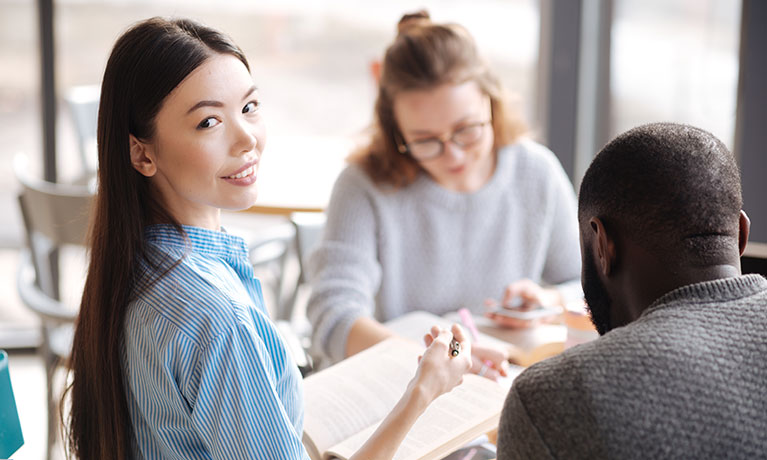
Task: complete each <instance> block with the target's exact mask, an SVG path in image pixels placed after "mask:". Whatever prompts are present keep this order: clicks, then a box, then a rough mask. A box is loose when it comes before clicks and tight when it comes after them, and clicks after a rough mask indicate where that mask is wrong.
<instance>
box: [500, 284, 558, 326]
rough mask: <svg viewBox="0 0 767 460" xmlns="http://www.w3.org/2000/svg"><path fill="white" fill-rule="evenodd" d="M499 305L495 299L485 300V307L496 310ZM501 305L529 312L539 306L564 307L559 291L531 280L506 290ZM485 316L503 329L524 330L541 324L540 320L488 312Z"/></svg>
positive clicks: (509, 286)
mask: <svg viewBox="0 0 767 460" xmlns="http://www.w3.org/2000/svg"><path fill="white" fill-rule="evenodd" d="M498 305H499V303H498V301H496V300H495V299H487V300H485V306H486V307H487V308H488V309H490V308H495V307H497V306H498ZM500 305H501V306H503V307H513V308H518V309H520V310H529V309H532V308H536V307H538V306H539V305H540V306H544V307H553V306H561V305H562V297H561V296H560V295H559V291H557V290H556V289H552V288H544V287H541V286H540V285H538V284H537V283H535V282H534V281H531V280H529V279H522V280H519V281H515V282H513V283H511V284H509V285H508V286H506V289H504V292H503V296H502V297H501V302H500ZM485 316H487V317H488V318H490V319H492V320H493V321H495V323H496V324H498V325H499V326H503V327H509V328H516V329H524V328H530V327H534V326H537V325H538V324H540V323H541V320H540V319H533V320H524V319H519V318H510V317H507V316H502V315H497V314H495V313H492V312H491V311H488V312H486V313H485Z"/></svg>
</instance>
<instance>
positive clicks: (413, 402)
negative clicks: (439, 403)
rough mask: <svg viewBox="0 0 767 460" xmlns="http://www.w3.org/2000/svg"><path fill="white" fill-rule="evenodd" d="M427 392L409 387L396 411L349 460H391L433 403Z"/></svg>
mask: <svg viewBox="0 0 767 460" xmlns="http://www.w3.org/2000/svg"><path fill="white" fill-rule="evenodd" d="M425 393H426V392H425V391H424V390H423V389H422V388H421V387H420V386H419V385H416V384H414V383H411V385H410V386H409V387H408V389H407V391H406V392H405V394H404V395H403V396H402V398H401V399H400V400H399V402H398V403H397V405H396V406H394V409H393V410H392V411H391V412H390V413H389V415H388V416H386V418H385V419H384V420H383V421H382V422H381V424H380V425H379V426H378V429H376V431H375V432H374V433H373V435H372V436H371V437H370V439H368V440H367V442H365V444H364V445H363V446H362V447H361V448H360V450H359V451H357V452H356V453H355V454H354V455H353V456H352V457H351V458H350V459H349V460H361V459H370V460H389V459H391V458H392V457H393V456H394V454H395V453H396V452H397V449H398V448H399V446H400V444H401V443H402V440H404V439H405V436H406V435H407V433H408V431H410V428H412V427H413V424H415V422H416V420H418V417H420V416H421V414H423V412H424V411H425V410H426V407H427V406H428V405H429V403H430V402H431V399H432V398H430V397H428V396H427V395H426V394H425Z"/></svg>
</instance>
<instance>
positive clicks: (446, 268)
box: [308, 11, 583, 378]
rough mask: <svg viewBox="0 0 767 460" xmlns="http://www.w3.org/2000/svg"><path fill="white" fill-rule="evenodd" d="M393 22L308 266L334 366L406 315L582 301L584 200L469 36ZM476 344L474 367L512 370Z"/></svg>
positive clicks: (417, 21)
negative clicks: (356, 139) (580, 208)
mask: <svg viewBox="0 0 767 460" xmlns="http://www.w3.org/2000/svg"><path fill="white" fill-rule="evenodd" d="M398 28H399V33H398V36H397V37H396V38H395V40H394V42H393V43H392V44H391V45H390V46H389V48H388V49H387V51H386V53H385V56H384V59H383V62H382V67H381V69H380V75H379V76H378V80H379V81H378V83H379V92H378V98H377V101H376V104H375V115H376V116H375V123H374V125H373V127H372V134H371V137H370V140H369V142H368V144H367V145H366V146H365V147H364V148H363V149H362V150H360V151H358V152H356V153H355V154H354V155H352V157H351V159H350V162H351V165H350V166H349V167H348V168H347V169H346V170H345V171H344V172H342V173H341V175H340V176H339V178H338V179H337V182H336V184H335V187H334V190H333V194H332V197H331V200H330V204H329V207H328V210H327V224H326V227H325V234H324V237H323V241H322V242H321V243H320V245H319V246H318V249H317V250H316V251H315V252H314V253H313V254H312V256H311V258H310V260H309V267H308V269H309V276H310V280H311V281H312V294H311V296H310V299H309V304H308V315H309V318H310V320H311V321H312V324H313V338H312V339H313V346H314V347H316V348H318V349H320V350H322V352H323V353H324V354H325V355H326V356H327V357H329V358H330V359H331V360H333V361H335V360H340V359H343V358H344V357H346V356H350V355H352V354H354V353H356V352H358V351H360V350H362V349H364V348H367V347H369V346H371V345H373V344H374V343H376V342H378V341H380V340H383V339H384V338H386V337H388V336H389V335H392V334H393V333H392V332H391V331H389V330H388V329H387V328H385V327H384V326H383V325H382V324H381V322H384V321H387V320H390V319H393V318H395V317H398V316H401V315H403V314H405V313H407V312H410V311H414V310H426V311H429V312H432V313H435V314H437V315H442V314H445V313H447V312H450V311H455V310H457V309H459V308H462V307H466V308H469V309H470V310H472V311H473V312H474V313H477V314H482V313H484V312H485V309H486V307H485V306H486V305H487V303H491V302H493V300H491V299H494V298H495V299H499V301H500V302H501V303H504V304H511V303H515V302H519V301H520V300H521V302H522V303H527V304H529V305H532V304H542V305H563V304H564V303H566V302H568V301H570V300H575V299H578V298H580V297H582V295H583V294H582V291H581V288H580V282H579V279H580V254H579V243H578V224H577V219H576V202H575V195H574V193H573V187H572V185H571V183H570V182H569V180H568V178H567V176H566V174H565V173H564V171H563V169H562V167H561V165H560V164H559V162H558V161H557V159H556V157H555V156H554V155H553V154H552V153H551V152H550V151H549V150H548V149H546V148H545V147H543V146H541V145H539V144H536V143H534V142H532V141H530V140H527V139H524V138H523V137H522V135H523V133H524V127H523V124H522V123H521V122H520V120H519V118H518V114H517V113H514V112H513V111H512V110H511V109H510V108H509V106H508V105H507V103H506V102H505V101H504V98H503V94H502V89H501V87H500V84H499V82H498V79H497V78H496V77H495V76H494V75H493V74H492V73H491V72H490V70H489V69H488V67H487V65H486V63H485V62H484V61H483V60H482V59H481V58H480V57H479V55H478V52H477V50H476V47H475V44H474V41H473V39H472V38H471V36H470V35H469V34H468V32H467V31H466V30H465V29H464V28H462V27H461V26H458V25H455V24H434V23H432V22H431V20H430V19H429V15H428V13H426V12H423V11H422V12H418V13H415V14H410V15H405V16H404V17H403V18H402V19H401V20H400V23H399V26H398ZM490 316H491V317H494V319H496V320H497V321H499V322H503V321H505V320H508V318H501V317H498V316H497V315H490ZM503 324H506V325H512V326H514V325H518V324H516V323H514V322H513V321H512V322H509V321H506V322H504V323H503ZM474 350H475V357H477V358H480V359H475V360H473V361H474V371H475V372H479V371H480V368H481V366H482V364H483V362H486V361H487V360H488V359H489V360H491V361H493V363H494V366H493V367H494V369H491V370H490V371H489V373H487V374H486V375H488V376H489V377H491V378H494V377H497V375H498V373H501V374H503V372H504V371H503V367H502V363H505V361H506V358H507V354H506V352H499V351H497V350H490V349H486V348H484V347H481V346H479V345H477V346H475V347H474ZM486 370H487V369H483V372H484V371H486Z"/></svg>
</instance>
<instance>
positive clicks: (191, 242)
mask: <svg viewBox="0 0 767 460" xmlns="http://www.w3.org/2000/svg"><path fill="white" fill-rule="evenodd" d="M181 228H182V229H183V230H184V233H185V234H186V238H185V237H184V235H182V234H181V233H179V232H178V230H176V227H174V226H173V225H170V224H155V225H150V226H148V227H146V229H145V238H146V240H147V242H150V243H155V244H159V245H162V246H165V247H176V248H179V249H181V250H182V251H183V250H186V249H190V248H191V249H192V250H193V251H194V252H198V253H200V254H204V255H209V256H214V257H221V258H223V259H226V260H242V259H245V260H248V247H247V245H246V244H245V240H243V239H242V238H240V237H239V236H235V235H230V234H228V233H226V232H225V231H223V229H222V231H216V230H208V229H206V228H201V227H192V226H189V225H182V226H181Z"/></svg>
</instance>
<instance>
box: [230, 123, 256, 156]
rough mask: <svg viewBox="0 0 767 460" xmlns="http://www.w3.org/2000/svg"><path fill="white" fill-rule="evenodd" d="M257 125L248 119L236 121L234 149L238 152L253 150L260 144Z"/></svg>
mask: <svg viewBox="0 0 767 460" xmlns="http://www.w3.org/2000/svg"><path fill="white" fill-rule="evenodd" d="M256 131H257V127H256V126H255V125H254V124H252V123H249V122H247V121H244V120H242V121H238V122H236V123H235V133H234V137H235V142H234V150H235V152H236V153H237V154H239V155H241V154H243V153H248V152H252V151H253V150H254V149H255V148H256V147H257V146H258V137H257V136H256Z"/></svg>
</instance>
